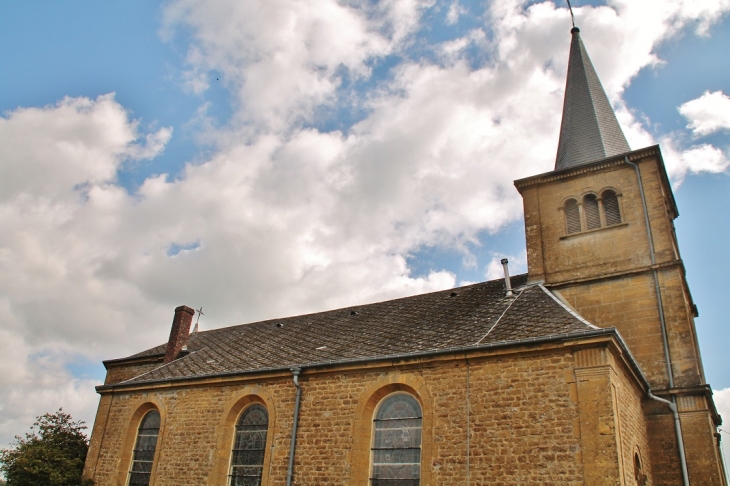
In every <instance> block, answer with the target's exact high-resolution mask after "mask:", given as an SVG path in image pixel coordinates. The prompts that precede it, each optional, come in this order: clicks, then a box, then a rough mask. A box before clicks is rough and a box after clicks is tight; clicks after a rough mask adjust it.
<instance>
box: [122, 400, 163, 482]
mask: <svg viewBox="0 0 730 486" xmlns="http://www.w3.org/2000/svg"><path fill="white" fill-rule="evenodd" d="M159 434H160V412H158V411H157V410H152V411H150V412H147V415H145V416H144V418H143V419H142V422H141V423H140V424H139V429H138V431H137V442H136V444H135V446H134V456H133V458H132V469H131V470H130V471H129V486H147V485H148V484H150V475H151V474H152V465H153V463H154V460H155V449H156V448H157V436H158V435H159Z"/></svg>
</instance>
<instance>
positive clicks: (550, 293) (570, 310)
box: [537, 283, 602, 329]
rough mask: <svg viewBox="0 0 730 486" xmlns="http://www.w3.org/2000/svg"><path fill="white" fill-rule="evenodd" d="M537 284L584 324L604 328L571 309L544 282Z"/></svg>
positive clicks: (594, 327)
mask: <svg viewBox="0 0 730 486" xmlns="http://www.w3.org/2000/svg"><path fill="white" fill-rule="evenodd" d="M537 285H538V287H540V288H541V289H542V290H543V292H545V293H546V294H548V295H549V296H550V297H551V298H552V299H553V300H554V301H555V302H557V303H558V305H559V306H560V307H562V308H563V309H565V310H566V311H568V312H569V313H570V314H571V315H572V316H573V317H575V318H576V319H578V320H579V321H581V322H582V323H583V324H585V325H587V326H588V327H590V328H591V329H602V328H600V327H598V326H596V325H595V324H591V323H590V322H588V321H587V320H586V319H585V318H584V317H583V316H582V315H580V314H578V313H577V312H576V311H574V310H573V309H571V308H570V307H568V306H567V305H566V304H565V302H563V301H562V300H561V299H559V298H558V296H557V295H555V294H553V293H552V292H551V291H550V290H548V289H547V288H546V287H545V286H544V285H543V284H541V283H539V284H537Z"/></svg>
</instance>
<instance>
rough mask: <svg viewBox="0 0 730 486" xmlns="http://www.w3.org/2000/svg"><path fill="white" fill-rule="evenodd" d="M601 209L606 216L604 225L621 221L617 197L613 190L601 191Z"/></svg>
mask: <svg viewBox="0 0 730 486" xmlns="http://www.w3.org/2000/svg"><path fill="white" fill-rule="evenodd" d="M601 199H603V211H604V213H605V216H606V226H611V225H612V224H619V223H621V211H619V208H618V197H617V196H616V193H615V192H614V191H611V190H608V191H603V194H601Z"/></svg>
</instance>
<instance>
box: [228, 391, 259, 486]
mask: <svg viewBox="0 0 730 486" xmlns="http://www.w3.org/2000/svg"><path fill="white" fill-rule="evenodd" d="M268 428H269V413H268V412H267V411H266V408H264V406H263V405H260V404H258V403H257V404H255V405H252V406H250V407H248V408H247V409H246V410H244V411H243V413H242V414H241V417H240V418H239V419H238V423H237V424H236V439H235V442H234V444H233V457H232V458H231V482H230V484H231V486H259V485H260V484H261V475H262V473H263V469H264V455H265V453H266V433H267V430H268Z"/></svg>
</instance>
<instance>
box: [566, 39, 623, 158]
mask: <svg viewBox="0 0 730 486" xmlns="http://www.w3.org/2000/svg"><path fill="white" fill-rule="evenodd" d="M570 33H571V35H572V37H573V38H572V40H571V42H570V59H569V61H568V77H567V80H566V83H565V100H564V101H563V120H562V122H561V124H560V141H559V142H558V155H557V158H556V159H555V170H560V169H567V168H568V167H575V166H577V165H583V164H587V163H589V162H593V161H595V160H600V159H604V158H606V157H610V156H612V155H618V154H621V153H624V152H629V151H630V150H631V149H630V148H629V144H628V142H627V141H626V137H625V136H624V133H623V132H622V131H621V127H620V126H619V124H618V120H617V119H616V114H615V113H614V112H613V108H611V103H609V101H608V97H607V96H606V92H605V91H604V90H603V86H602V85H601V81H600V80H599V79H598V75H596V70H595V69H594V68H593V64H592V63H591V60H590V58H589V57H588V53H587V52H586V48H585V46H584V45H583V41H581V39H580V29H578V27H573V28H572V29H571V31H570Z"/></svg>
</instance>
